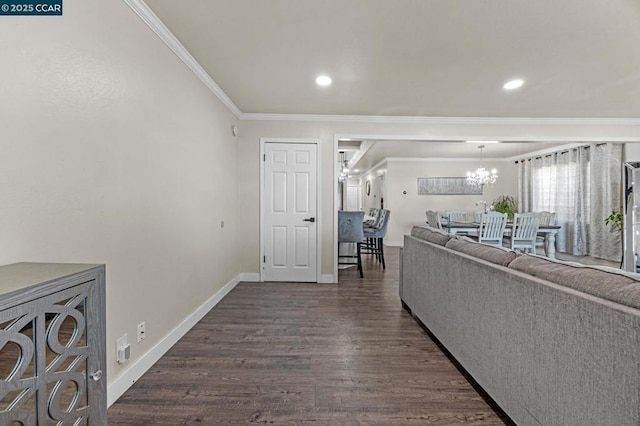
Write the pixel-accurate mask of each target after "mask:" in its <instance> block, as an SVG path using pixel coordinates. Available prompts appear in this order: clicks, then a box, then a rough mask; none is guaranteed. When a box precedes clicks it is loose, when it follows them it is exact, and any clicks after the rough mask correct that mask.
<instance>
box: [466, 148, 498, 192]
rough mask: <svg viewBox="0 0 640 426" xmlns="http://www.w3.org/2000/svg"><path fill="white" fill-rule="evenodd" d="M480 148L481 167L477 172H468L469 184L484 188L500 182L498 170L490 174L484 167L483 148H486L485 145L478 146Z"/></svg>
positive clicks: (493, 170)
mask: <svg viewBox="0 0 640 426" xmlns="http://www.w3.org/2000/svg"><path fill="white" fill-rule="evenodd" d="M478 148H480V167H479V168H478V169H477V170H476V171H475V172H467V183H468V184H469V185H472V186H475V187H483V186H484V185H486V184H488V183H489V184H493V183H494V182H495V181H496V180H498V170H496V169H492V170H491V172H489V171H488V170H487V169H485V168H484V167H482V148H484V145H478Z"/></svg>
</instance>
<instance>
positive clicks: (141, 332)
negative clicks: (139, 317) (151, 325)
mask: <svg viewBox="0 0 640 426" xmlns="http://www.w3.org/2000/svg"><path fill="white" fill-rule="evenodd" d="M146 333H147V326H146V323H145V322H144V321H142V322H141V323H140V324H138V338H137V342H138V343H140V342H142V341H143V340H144V338H145V337H146Z"/></svg>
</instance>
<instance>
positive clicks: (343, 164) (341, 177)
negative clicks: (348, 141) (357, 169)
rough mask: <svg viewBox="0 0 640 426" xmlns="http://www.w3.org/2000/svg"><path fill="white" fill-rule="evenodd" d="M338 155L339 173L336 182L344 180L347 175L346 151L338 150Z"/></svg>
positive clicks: (347, 161)
mask: <svg viewBox="0 0 640 426" xmlns="http://www.w3.org/2000/svg"><path fill="white" fill-rule="evenodd" d="M339 156H340V158H339V159H338V164H339V165H340V175H339V176H338V182H344V181H345V180H347V178H348V177H349V160H347V153H346V152H344V151H340V152H339Z"/></svg>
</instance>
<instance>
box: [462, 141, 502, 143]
mask: <svg viewBox="0 0 640 426" xmlns="http://www.w3.org/2000/svg"><path fill="white" fill-rule="evenodd" d="M466 143H500V141H466Z"/></svg>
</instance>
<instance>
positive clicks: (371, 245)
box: [364, 209, 391, 269]
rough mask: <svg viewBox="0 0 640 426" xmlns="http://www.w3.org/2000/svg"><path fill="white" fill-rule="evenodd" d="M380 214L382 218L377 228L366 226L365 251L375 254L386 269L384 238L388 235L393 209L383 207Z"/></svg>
mask: <svg viewBox="0 0 640 426" xmlns="http://www.w3.org/2000/svg"><path fill="white" fill-rule="evenodd" d="M380 216H381V218H382V220H381V221H380V222H381V223H379V224H378V226H377V227H375V228H365V230H364V237H365V238H366V245H365V246H364V252H365V253H368V254H374V255H375V256H376V259H377V260H378V262H381V263H382V269H386V265H385V262H384V244H383V239H384V237H385V236H386V235H387V226H388V225H389V219H390V217H391V211H390V210H385V209H381V210H380Z"/></svg>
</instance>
